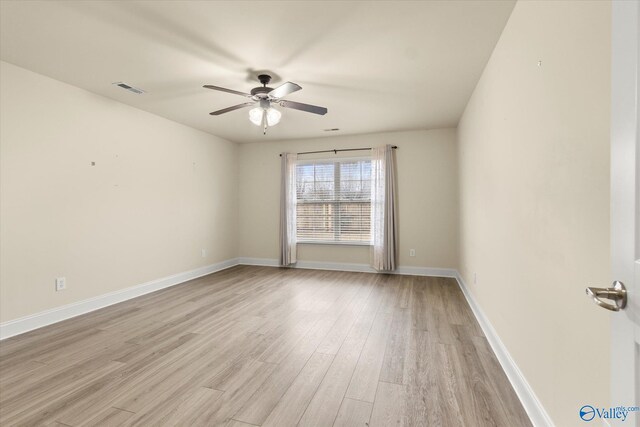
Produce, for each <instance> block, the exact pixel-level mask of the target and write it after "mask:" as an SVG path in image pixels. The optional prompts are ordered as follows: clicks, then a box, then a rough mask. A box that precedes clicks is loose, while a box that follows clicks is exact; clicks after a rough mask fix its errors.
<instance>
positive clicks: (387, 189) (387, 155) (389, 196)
mask: <svg viewBox="0 0 640 427" xmlns="http://www.w3.org/2000/svg"><path fill="white" fill-rule="evenodd" d="M371 152H372V155H371V266H372V267H373V268H375V269H376V270H378V271H393V270H395V269H396V266H397V258H398V257H397V250H398V213H397V206H396V205H397V201H396V198H397V191H396V166H395V150H394V149H393V148H392V147H391V145H385V146H382V147H374V148H373V149H372V150H371Z"/></svg>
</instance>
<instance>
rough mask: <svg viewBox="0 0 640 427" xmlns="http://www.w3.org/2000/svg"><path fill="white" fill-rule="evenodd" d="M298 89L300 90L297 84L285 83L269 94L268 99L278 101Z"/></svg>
mask: <svg viewBox="0 0 640 427" xmlns="http://www.w3.org/2000/svg"><path fill="white" fill-rule="evenodd" d="M300 89H302V88H301V87H300V86H298V85H297V84H295V83H291V82H286V83H283V84H281V85H280V86H278V87H277V88H275V89H273V90H272V91H271V92H269V98H275V99H280V98H283V97H285V96H287V95H289V94H290V93H293V92H296V91H298V90H300Z"/></svg>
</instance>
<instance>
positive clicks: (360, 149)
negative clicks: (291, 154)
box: [280, 145, 398, 157]
mask: <svg viewBox="0 0 640 427" xmlns="http://www.w3.org/2000/svg"><path fill="white" fill-rule="evenodd" d="M391 148H393V149H394V150H395V149H396V148H398V146H397V145H392V146H391ZM363 150H371V147H366V148H343V149H340V150H337V149H333V150H321V151H304V152H302V153H296V154H297V155H301V154H318V153H333V154H338V151H363ZM280 157H282V154H280Z"/></svg>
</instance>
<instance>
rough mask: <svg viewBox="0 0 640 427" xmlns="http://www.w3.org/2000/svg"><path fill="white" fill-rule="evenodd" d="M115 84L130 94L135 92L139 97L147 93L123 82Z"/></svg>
mask: <svg viewBox="0 0 640 427" xmlns="http://www.w3.org/2000/svg"><path fill="white" fill-rule="evenodd" d="M113 84H114V85H116V86H118V87H121V88H122V89H124V90H128V91H129V92H133V93H135V94H137V95H141V94H143V93H145V91H144V90H142V89H138V88H137V87H133V86H131V85H128V84H126V83H123V82H115V83H113Z"/></svg>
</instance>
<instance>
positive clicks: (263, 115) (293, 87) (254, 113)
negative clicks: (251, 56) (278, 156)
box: [203, 74, 328, 134]
mask: <svg viewBox="0 0 640 427" xmlns="http://www.w3.org/2000/svg"><path fill="white" fill-rule="evenodd" d="M258 80H259V81H260V83H261V84H262V86H258V87H255V88H253V89H251V93H244V92H239V91H237V90H232V89H225V88H223V87H218V86H213V85H204V86H203V87H204V88H207V89H213V90H219V91H221V92H228V93H233V94H236V95H240V96H244V97H247V98H249V99H251V101H250V102H244V103H242V104H238V105H234V106H233V107H227V108H223V109H222V110H218V111H214V112H212V113H209V114H211V115H212V116H219V115H220V114H224V113H228V112H229V111H234V110H239V109H240V108H245V107H251V106H254V105H255V106H256V107H255V108H252V109H251V110H249V120H250V121H251V123H253V124H255V125H256V126H260V125H262V126H263V133H265V134H266V133H267V127H268V126H275V125H277V124H278V123H279V122H280V117H281V116H282V113H281V112H280V111H278V110H276V109H275V108H273V105H272V104H277V105H279V106H281V107H284V108H293V109H294V110H300V111H306V112H308V113H313V114H320V115H325V114H327V111H328V110H327V109H326V108H324V107H318V106H316V105H309V104H303V103H301V102H293V101H286V100H284V99H282V98H284V97H285V96H287V95H289V94H291V93H293V92H296V91H298V90H300V89H302V88H301V87H300V86H298V85H297V84H295V83H291V82H286V83H283V84H281V85H280V86H278V87H277V88H275V89H274V88H270V87H267V85H268V84H269V82H270V81H271V76H270V75H268V74H260V75H259V76H258Z"/></svg>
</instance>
